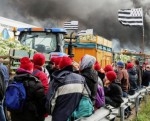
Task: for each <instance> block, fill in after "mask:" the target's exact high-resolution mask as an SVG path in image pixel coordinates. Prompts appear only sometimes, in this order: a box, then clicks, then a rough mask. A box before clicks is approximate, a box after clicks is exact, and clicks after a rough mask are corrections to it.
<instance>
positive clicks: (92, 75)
mask: <svg viewBox="0 0 150 121" xmlns="http://www.w3.org/2000/svg"><path fill="white" fill-rule="evenodd" d="M81 75H82V76H84V77H85V81H86V83H87V85H88V87H89V89H90V91H91V100H92V102H93V104H95V99H96V93H97V87H98V74H97V72H96V71H95V70H93V69H91V68H86V69H84V70H82V71H81Z"/></svg>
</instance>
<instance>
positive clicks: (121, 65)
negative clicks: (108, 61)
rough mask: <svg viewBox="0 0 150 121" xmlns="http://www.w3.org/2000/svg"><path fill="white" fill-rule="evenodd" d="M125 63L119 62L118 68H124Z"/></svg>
mask: <svg viewBox="0 0 150 121" xmlns="http://www.w3.org/2000/svg"><path fill="white" fill-rule="evenodd" d="M124 66H125V64H124V63H123V62H122V61H118V62H117V70H122V69H123V68H124Z"/></svg>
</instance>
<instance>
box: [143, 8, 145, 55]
mask: <svg viewBox="0 0 150 121" xmlns="http://www.w3.org/2000/svg"><path fill="white" fill-rule="evenodd" d="M142 20H143V26H142V31H143V35H142V53H143V54H144V51H145V50H144V48H145V40H144V37H145V36H144V34H145V30H144V17H143V9H142Z"/></svg>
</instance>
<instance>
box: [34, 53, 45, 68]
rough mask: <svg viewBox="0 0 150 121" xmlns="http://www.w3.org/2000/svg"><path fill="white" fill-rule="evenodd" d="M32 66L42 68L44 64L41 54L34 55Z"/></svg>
mask: <svg viewBox="0 0 150 121" xmlns="http://www.w3.org/2000/svg"><path fill="white" fill-rule="evenodd" d="M33 63H34V65H38V66H42V65H44V63H45V56H44V55H43V54H42V53H35V54H34V56H33Z"/></svg>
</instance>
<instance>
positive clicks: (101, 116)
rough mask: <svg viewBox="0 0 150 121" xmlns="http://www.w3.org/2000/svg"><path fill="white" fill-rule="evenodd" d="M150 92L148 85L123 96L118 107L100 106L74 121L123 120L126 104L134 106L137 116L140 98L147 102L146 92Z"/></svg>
mask: <svg viewBox="0 0 150 121" xmlns="http://www.w3.org/2000/svg"><path fill="white" fill-rule="evenodd" d="M149 92H150V86H149V87H144V88H142V89H141V90H139V91H137V92H136V93H135V94H134V95H129V96H128V98H123V100H124V102H123V103H122V104H121V106H120V107H119V108H114V107H112V106H110V105H107V106H105V107H102V108H100V109H98V110H96V111H95V112H94V114H92V115H91V116H90V117H83V118H81V119H78V120H76V121H109V120H111V119H113V118H115V117H119V118H120V121H124V120H125V116H124V111H125V109H126V108H127V107H128V106H131V105H133V106H134V107H135V114H136V117H137V114H138V111H139V105H140V100H141V99H142V98H143V99H144V100H145V103H147V94H148V93H149Z"/></svg>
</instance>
